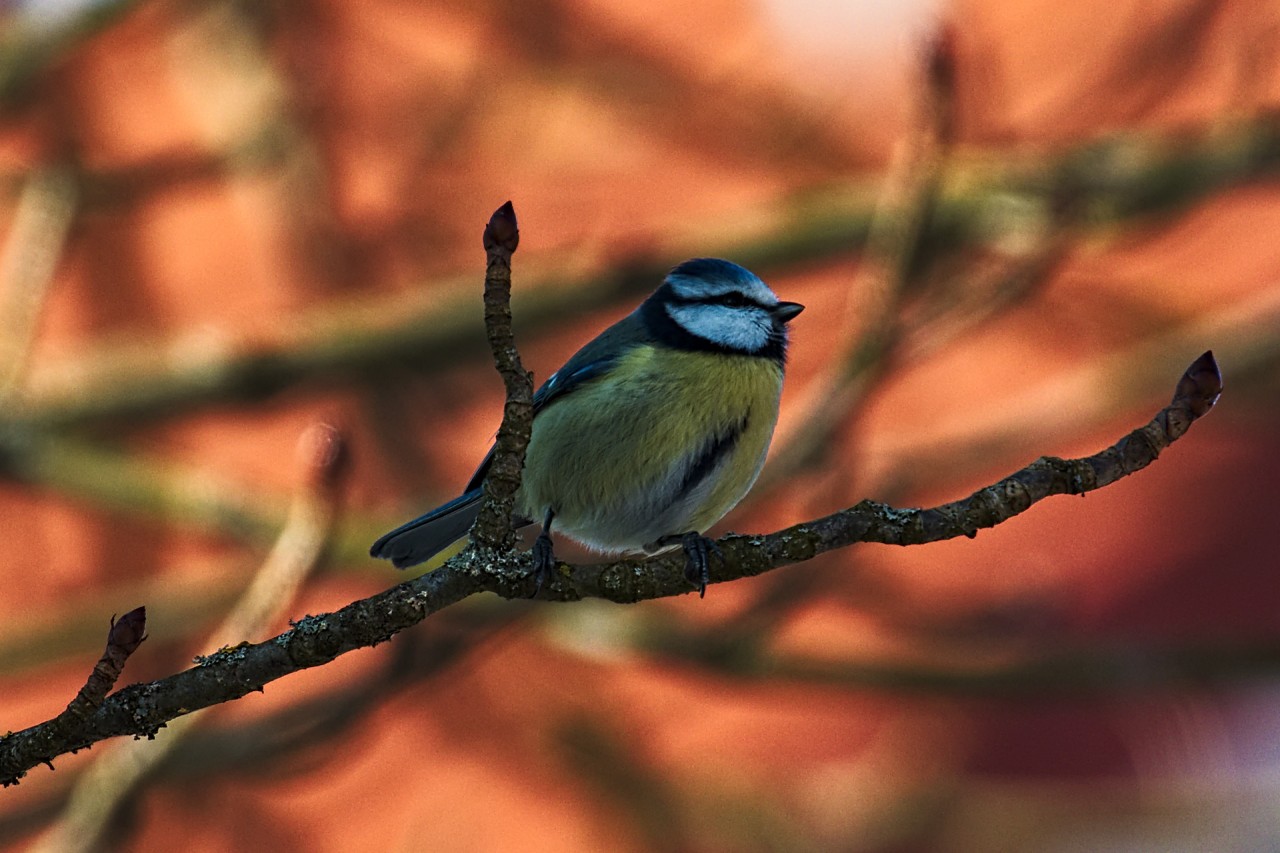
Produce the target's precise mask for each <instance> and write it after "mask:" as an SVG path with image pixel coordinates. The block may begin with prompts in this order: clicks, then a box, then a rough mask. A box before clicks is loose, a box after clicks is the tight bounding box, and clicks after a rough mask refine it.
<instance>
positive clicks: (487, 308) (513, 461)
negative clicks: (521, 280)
mask: <svg viewBox="0 0 1280 853" xmlns="http://www.w3.org/2000/svg"><path fill="white" fill-rule="evenodd" d="M519 244H520V229H519V228H518V227H517V225H516V212H515V209H514V208H513V207H512V206H511V202H509V201H508V202H507V203H506V204H504V205H502V207H500V208H498V209H497V210H496V211H494V214H493V216H492V217H490V219H489V224H488V225H486V226H485V229H484V250H485V254H486V256H487V262H486V267H485V275H484V328H485V334H486V335H487V336H488V338H489V348H490V349H491V350H492V351H493V360H494V364H495V365H496V366H497V368H498V373H500V374H501V375H502V381H503V383H504V384H505V386H506V391H507V401H506V404H505V405H504V406H503V409H502V425H501V426H500V427H498V438H497V441H496V443H495V445H494V453H493V463H492V465H491V466H490V468H489V476H488V479H486V481H485V487H484V488H485V495H486V498H485V502H484V505H483V506H482V507H481V508H480V515H479V517H478V518H477V519H476V523H475V528H474V529H473V532H472V538H473V539H474V541H475V543H476V545H478V546H479V547H481V548H484V549H486V550H491V551H505V550H507V549H509V548H511V547H512V545H513V544H514V542H515V532H514V531H513V530H512V528H511V515H512V512H513V509H514V507H515V496H516V492H517V491H519V489H520V476H521V472H522V470H523V469H524V452H525V448H527V447H528V446H529V434H530V432H531V431H532V429H533V376H532V375H531V374H530V373H529V371H527V370H525V369H524V365H523V364H521V362H520V353H519V351H517V350H516V345H515V337H514V335H513V334H512V331H511V255H512V254H513V253H514V252H515V250H516V246H518V245H519Z"/></svg>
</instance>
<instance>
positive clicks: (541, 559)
mask: <svg viewBox="0 0 1280 853" xmlns="http://www.w3.org/2000/svg"><path fill="white" fill-rule="evenodd" d="M555 569H556V555H555V551H554V550H553V547H552V544H551V534H550V533H547V532H546V531H545V530H544V531H543V532H542V533H539V534H538V538H537V539H535V540H533V577H534V587H533V594H532V595H530V596H529V597H530V598H537V597H538V593H540V592H542V584H543V583H544V582H545V581H546V579H547V578H549V577H550V576H551V573H552V572H554V571H555Z"/></svg>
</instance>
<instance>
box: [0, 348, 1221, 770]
mask: <svg viewBox="0 0 1280 853" xmlns="http://www.w3.org/2000/svg"><path fill="white" fill-rule="evenodd" d="M1221 392H1222V377H1221V374H1220V372H1219V370H1218V365H1217V362H1216V361H1215V360H1214V358H1213V355H1212V353H1205V354H1204V355H1202V356H1201V357H1200V358H1198V359H1197V360H1196V361H1195V362H1194V363H1193V364H1192V365H1191V367H1189V368H1188V369H1187V371H1186V373H1185V374H1184V375H1183V377H1182V378H1181V380H1180V381H1179V382H1178V385H1177V388H1176V390H1175V393H1174V396H1173V400H1172V401H1171V402H1170V403H1169V405H1168V406H1166V407H1164V408H1163V409H1161V410H1160V412H1158V413H1157V414H1156V416H1155V417H1154V418H1153V419H1152V420H1151V422H1150V423H1148V424H1147V425H1146V426H1143V427H1141V428H1139V429H1136V430H1134V431H1133V432H1131V433H1129V434H1128V435H1126V436H1124V437H1123V438H1122V439H1120V440H1119V441H1118V442H1116V443H1115V444H1114V445H1112V446H1110V447H1108V448H1106V449H1104V450H1102V451H1101V452H1099V453H1096V454H1094V455H1092V456H1087V457H1083V458H1080V459H1058V458H1055V457H1042V458H1040V459H1038V460H1036V461H1035V462H1033V463H1031V464H1030V465H1028V466H1026V467H1025V468H1023V469H1021V470H1020V471H1017V472H1015V473H1014V474H1012V475H1010V476H1009V477H1006V478H1005V479H1003V480H1001V481H999V482H998V483H995V484H993V485H991V486H988V487H987V488H984V489H980V490H978V491H977V492H975V493H973V494H972V495H970V496H969V497H967V498H964V499H963V500H959V501H954V502H952V503H948V504H944V505H942V506H938V507H933V508H929V509H896V508H894V507H891V506H887V505H885V504H883V503H879V502H876V501H862V502H861V503H859V504H857V505H856V506H853V507H850V508H849V509H846V510H843V511H841V512H837V513H833V514H832V515H829V516H826V517H825V518H820V519H817V520H815V521H810V522H805V523H803V524H797V525H795V526H793V527H790V528H787V529H786V530H781V531H778V532H777V533H772V534H769V535H767V536H728V537H725V538H724V539H722V540H720V543H719V544H720V547H721V549H722V550H723V552H724V555H725V561H724V563H723V564H717V565H715V566H714V567H713V570H712V576H711V580H712V582H713V583H723V582H726V581H730V580H735V579H738V578H744V577H750V576H754V575H758V574H761V573H763V572H766V571H769V570H771V569H775V568H778V567H780V566H786V565H791V564H795V563H801V562H804V561H805V560H809V559H812V558H813V557H815V556H817V555H818V554H821V553H824V552H827V551H831V550H835V549H837V548H843V547H846V546H848V545H851V544H853V543H856V542H883V543H888V544H894V545H913V544H923V543H926V542H937V541H940V540H943V539H952V538H955V537H958V536H970V537H972V536H974V535H976V533H977V531H978V530H980V529H982V528H985V527H993V526H995V525H996V524H999V523H1001V522H1002V521H1005V520H1007V519H1009V518H1012V517H1013V516H1015V515H1017V514H1019V513H1021V512H1024V511H1026V510H1027V509H1029V508H1030V507H1031V506H1032V505H1034V504H1035V503H1037V502H1038V501H1041V500H1043V499H1044V498H1047V497H1049V496H1050V495H1061V494H1083V493H1084V492H1088V491H1092V490H1094V489H1099V488H1102V487H1103V486H1106V485H1108V484H1109V483H1112V482H1114V481H1116V480H1118V479H1120V478H1121V477H1124V476H1127V475H1129V474H1132V473H1134V472H1136V471H1139V470H1141V469H1142V468H1145V467H1146V466H1147V465H1149V464H1151V462H1153V461H1155V459H1156V457H1157V456H1159V454H1160V452H1161V451H1163V450H1164V449H1165V448H1166V447H1168V445H1169V444H1170V443H1172V442H1173V441H1176V440H1177V439H1178V438H1180V437H1181V436H1182V435H1183V434H1184V433H1186V431H1187V429H1188V428H1189V427H1190V426H1191V424H1192V423H1193V422H1194V421H1195V420H1196V419H1197V418H1199V417H1201V416H1202V415H1204V414H1205V413H1206V412H1208V411H1209V410H1210V409H1211V408H1212V407H1213V405H1214V403H1216V402H1217V400H1218V396H1219V395H1220V394H1221ZM529 568H530V566H529V561H528V560H527V559H520V560H514V559H513V560H501V561H493V562H491V563H486V562H484V561H483V560H481V559H479V558H478V556H477V552H476V551H467V552H464V553H463V554H462V555H459V556H458V557H456V558H454V559H453V560H451V561H449V562H448V563H446V564H445V565H444V566H443V567H442V568H440V569H438V570H436V571H434V572H431V573H430V574H426V575H423V576H421V577H419V578H415V579H414V580H411V581H407V582H405V583H402V584H400V585H398V586H396V587H393V588H391V589H389V590H386V591H385V592H382V593H379V594H378V595H375V596H372V597H370V598H366V599H363V600H360V601H356V602H353V603H352V604H349V605H347V606H346V607H344V608H342V609H341V610H338V611H335V612H333V613H326V614H322V615H319V616H307V617H305V618H304V619H301V620H299V621H298V622H297V623H295V625H294V627H293V628H291V629H290V630H288V631H286V632H284V633H283V634H281V635H279V636H278V637H275V638H273V639H270V640H267V641H265V642H262V643H256V644H245V645H242V646H238V647H236V648H230V649H223V650H221V651H218V652H215V653H213V654H211V655H208V656H207V657H204V658H201V659H200V661H199V663H198V664H197V665H196V666H194V667H192V668H191V669H188V670H186V671H184V672H180V673H178V674H176V675H172V676H170V677H168V678H165V679H162V680H160V681H154V682H151V683H149V684H135V685H132V686H129V687H126V688H124V689H122V690H120V691H118V692H116V693H114V694H112V695H111V696H108V697H107V698H106V700H105V701H103V703H102V704H101V705H100V706H99V707H98V708H97V709H96V710H95V711H94V712H93V713H92V714H91V715H88V716H87V717H85V718H84V719H83V720H82V721H81V723H80V724H78V725H76V726H74V727H70V728H66V727H64V728H61V729H60V728H58V727H56V726H54V724H53V721H50V722H46V723H41V724H39V725H36V726H32V727H31V728H28V729H25V730H23V731H20V732H16V733H13V734H9V735H6V736H5V737H3V738H0V783H4V784H12V783H13V782H16V781H17V780H18V779H20V778H21V777H22V775H24V774H25V773H26V772H27V771H28V770H29V769H31V768H32V767H35V766H36V765H38V764H41V763H50V762H52V760H53V759H54V758H56V757H57V756H59V755H62V754H65V753H67V752H70V751H71V750H74V749H80V748H83V747H86V746H90V745H92V744H94V743H97V742H98V741H101V740H105V739H107V738H110V737H117V736H120V735H134V736H147V735H150V734H152V733H154V732H155V731H156V730H157V729H158V728H160V727H161V726H163V725H164V724H165V723H167V722H168V721H170V720H172V719H175V718H177V717H179V716H182V715H184V714H188V713H190V712H191V711H194V710H197V709H199V708H206V707H209V706H210V705H215V704H218V703H220V702H226V701H230V700H232V699H238V698H240V697H241V696H244V695H245V694H247V693H250V692H253V691H257V690H261V689H262V688H263V686H264V685H266V684H268V683H270V682H272V681H274V680H276V679H278V678H282V677H284V676H285V675H288V674H290V673H292V672H296V671H298V670H300V669H307V668H309V667H313V666H320V665H322V664H324V663H327V662H328V661H330V660H332V659H334V658H335V657H337V656H338V655H341V654H344V653H346V652H348V651H352V650H354V649H358V648H365V647H368V646H372V645H376V644H378V643H381V642H385V641H386V640H388V639H390V638H391V637H392V636H394V635H395V634H397V633H399V632H400V631H403V630H405V629H406V628H409V627H411V626H413V625H416V624H417V623H419V622H421V621H422V620H423V619H425V618H427V617H428V616H430V615H431V614H432V613H435V612H437V611H439V610H441V609H443V608H445V607H448V606H450V605H452V604H455V603H456V602H458V601H461V600H462V599H464V598H466V597H468V596H470V595H474V594H476V593H479V592H494V593H497V594H498V595H501V596H504V597H508V598H513V597H521V598H523V597H525V596H527V595H529V593H530V592H531V591H532V590H533V588H534V583H535V581H534V578H533V576H532V574H531V572H530V570H529ZM560 570H561V572H562V573H561V574H559V575H558V576H556V577H554V578H552V579H551V580H550V581H549V582H548V583H546V584H544V585H543V587H542V588H541V590H540V592H539V597H540V598H543V599H548V600H556V601H572V600H577V599H580V598H586V597H595V598H603V599H607V600H609V601H616V602H636V601H643V600H645V599H652V598H662V597H669V596H675V595H684V594H686V593H688V592H690V587H689V585H688V583H687V582H686V581H685V579H684V565H683V559H682V558H681V556H680V555H675V556H672V555H667V556H659V557H654V558H650V559H647V560H642V561H617V562H612V563H606V564H603V565H592V566H570V567H567V568H566V567H565V566H564V565H563V564H562V565H561V566H560Z"/></svg>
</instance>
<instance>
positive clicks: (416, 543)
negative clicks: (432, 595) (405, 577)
mask: <svg viewBox="0 0 1280 853" xmlns="http://www.w3.org/2000/svg"><path fill="white" fill-rule="evenodd" d="M482 495H483V492H482V490H481V489H479V488H476V489H472V490H471V491H469V492H467V493H466V494H464V495H462V496H460V497H456V498H454V499H453V500H451V501H449V502H448V503H447V504H444V505H443V506H438V507H436V508H435V509H433V510H431V512H429V513H427V514H426V515H423V516H419V517H418V518H415V519H414V520H413V521H410V522H408V523H407V524H402V525H400V526H399V527H397V528H396V529H395V530H392V531H391V532H390V533H387V534H384V535H383V536H382V537H381V538H380V539H378V541H377V542H374V543H373V545H372V547H370V548H369V556H371V557H381V558H382V559H384V560H390V561H391V564H392V565H393V566H395V567H396V568H397V569H406V568H408V567H409V566H416V565H418V563H425V562H426V561H427V560H430V559H431V558H432V557H434V556H435V555H436V554H438V553H440V552H441V551H443V550H444V549H445V548H447V547H449V546H450V545H452V544H453V543H454V542H456V541H458V540H459V539H461V538H462V537H463V536H465V535H466V534H467V531H468V530H470V529H471V525H472V524H474V523H475V520H476V516H477V515H479V514H480V498H481V497H482Z"/></svg>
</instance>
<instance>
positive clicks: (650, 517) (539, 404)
mask: <svg viewBox="0 0 1280 853" xmlns="http://www.w3.org/2000/svg"><path fill="white" fill-rule="evenodd" d="M802 310H804V306H803V305H800V304H799V303H796V302H780V301H779V300H778V297H777V296H776V295H774V293H773V291H772V290H770V289H769V287H768V285H766V284H765V283H764V282H763V281H761V280H760V279H759V278H758V277H756V276H755V275H754V274H753V273H751V272H749V271H748V270H746V269H743V268H742V267H740V266H738V265H737V264H733V263H730V262H729V261H722V260H717V259H713V258H697V259H694V260H690V261H685V262H684V263H682V264H680V265H679V266H677V267H676V268H675V269H673V270H671V272H670V273H669V274H668V275H667V277H666V279H665V280H664V281H663V282H662V285H661V286H660V287H659V288H658V289H657V290H656V291H654V293H653V294H652V295H651V296H649V298H648V299H646V300H645V301H644V302H643V303H642V304H641V305H640V307H639V308H637V309H636V310H635V311H633V312H632V313H630V314H629V315H627V316H626V317H624V318H623V319H621V320H619V321H618V322H617V323H615V324H613V325H612V326H610V327H609V328H607V329H605V330H604V331H603V332H601V333H600V335H599V336H597V337H596V338H595V340H593V341H591V342H590V343H588V344H587V345H586V346H584V347H583V348H582V349H580V350H578V352H577V353H575V354H574V356H573V357H572V358H570V359H569V361H568V362H566V363H565V365H564V367H562V368H560V369H559V370H557V371H556V372H555V373H554V374H553V375H552V376H551V378H550V379H548V380H547V381H546V383H545V384H543V385H542V387H540V388H539V389H538V391H537V393H535V394H534V397H533V408H534V419H533V432H532V435H531V436H530V439H529V447H528V451H527V453H526V457H525V467H524V476H523V479H522V484H521V486H520V491H519V492H518V493H517V494H516V510H517V512H518V513H519V514H520V516H521V517H520V518H517V519H516V521H515V523H516V524H517V525H520V526H523V525H526V524H531V523H533V521H534V520H535V519H540V520H541V521H542V532H541V534H540V535H539V536H538V539H537V542H536V543H535V545H534V558H535V559H534V562H535V567H536V570H537V571H538V572H539V575H538V582H539V587H540V586H541V582H542V578H543V577H544V576H545V574H546V573H547V572H548V571H550V570H551V569H552V568H553V567H554V565H555V559H554V557H553V556H552V547H551V546H552V542H551V531H552V528H553V527H554V529H555V531H556V532H557V533H559V534H563V535H565V536H568V537H570V538H571V539H574V540H576V541H578V542H580V543H582V544H583V545H585V546H586V547H587V548H589V549H591V550H592V551H596V552H599V553H602V554H636V553H645V554H654V553H658V552H661V551H665V550H667V549H669V548H672V547H675V546H683V547H684V549H685V553H686V556H687V562H686V569H685V573H686V575H687V577H688V578H689V580H690V582H691V583H693V584H694V585H695V586H696V587H698V588H699V591H700V592H702V593H704V594H705V592H706V585H707V582H708V579H709V578H708V562H709V557H710V555H711V554H712V553H716V554H718V551H717V549H716V548H715V543H714V542H712V541H711V540H710V539H706V538H704V537H703V535H702V534H703V532H704V531H705V530H706V529H707V528H709V527H710V526H711V525H713V524H715V523H716V522H717V521H719V520H720V519H721V518H723V517H724V515H725V514H726V513H727V512H729V510H731V509H733V507H734V506H735V505H737V503H738V501H740V500H742V498H743V496H745V495H746V493H747V491H748V490H749V489H750V488H751V485H752V484H753V483H754V482H755V480H756V477H757V476H758V475H759V474H760V469H761V467H762V466H763V465H764V459H765V453H766V452H767V451H768V449H769V441H770V439H771V438H772V437H773V428H774V425H775V424H776V423H777V420H778V401H779V398H780V396H781V393H782V375H783V367H784V364H785V362H786V355H787V323H788V322H790V321H791V320H792V319H794V318H795V316H796V315H797V314H799V313H800V312H801V311H802ZM492 460H493V451H492V450H490V451H489V455H488V456H487V457H486V458H485V460H484V461H483V462H482V463H481V464H480V467H479V469H478V470H477V471H476V473H475V476H473V477H472V478H471V482H470V483H468V484H467V489H466V492H465V493H464V494H462V495H461V496H460V497H458V498H455V499H454V500H452V501H450V502H449V503H446V504H444V505H443V506H440V507H437V508H436V509H433V510H432V511H431V512H428V513H427V514H426V515H423V516H421V517H420V518H416V519H414V520H413V521H410V522H408V523H407V524H404V525H402V526H400V527H397V528H396V529H395V530H392V531H391V532H390V533H388V534H386V535H385V536H383V537H382V538H380V539H379V540H378V541H377V542H375V543H373V547H372V548H371V549H370V554H371V555H373V556H374V557H382V558H385V559H389V560H391V561H392V563H393V564H395V566H396V567H397V568H404V567H406V566H412V565H415V564H417V563H421V562H423V561H425V560H428V559H430V558H431V557H432V556H434V555H435V554H437V553H439V552H440V551H442V550H444V549H445V548H447V547H448V546H450V545H451V544H453V543H454V542H456V541H457V540H458V539H459V538H460V537H462V536H463V535H465V534H466V533H467V531H468V530H470V528H471V525H472V522H474V521H475V519H476V516H477V514H478V513H479V509H480V499H481V486H482V485H483V483H484V479H485V475H486V474H487V473H488V471H489V465H490V463H491V462H492ZM535 594H536V592H535Z"/></svg>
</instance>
